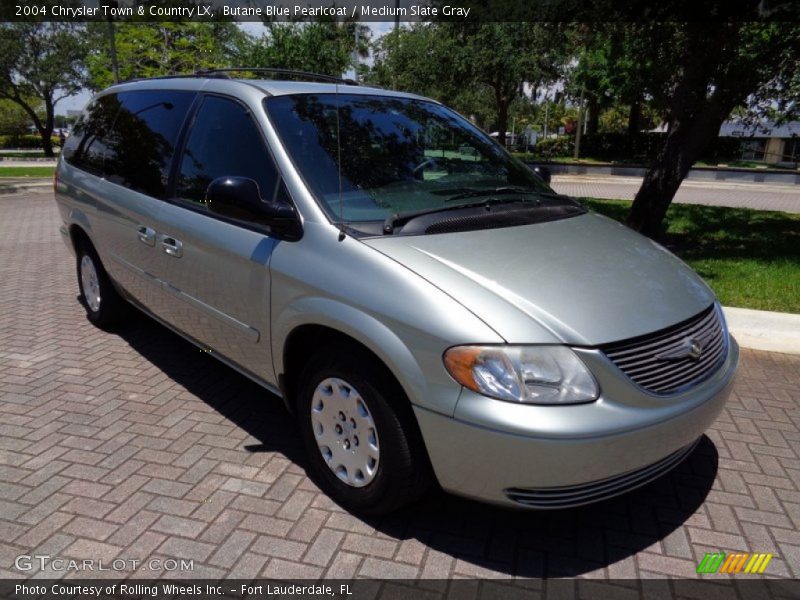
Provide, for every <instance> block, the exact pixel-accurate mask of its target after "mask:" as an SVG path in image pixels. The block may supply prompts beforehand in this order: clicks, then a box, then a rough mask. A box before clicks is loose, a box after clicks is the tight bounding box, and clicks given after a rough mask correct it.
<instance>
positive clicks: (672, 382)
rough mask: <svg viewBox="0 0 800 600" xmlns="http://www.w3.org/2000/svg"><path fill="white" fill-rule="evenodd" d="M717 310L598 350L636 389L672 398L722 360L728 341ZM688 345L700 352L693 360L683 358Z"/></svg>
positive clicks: (695, 382)
mask: <svg viewBox="0 0 800 600" xmlns="http://www.w3.org/2000/svg"><path fill="white" fill-rule="evenodd" d="M719 310H720V309H718V308H717V307H716V306H715V305H712V306H711V307H709V308H708V309H706V310H704V311H703V312H701V313H700V314H699V315H696V316H695V317H692V318H691V319H689V320H688V321H684V322H683V323H679V324H678V325H674V326H672V327H668V328H667V329H662V330H661V331H657V332H655V333H652V334H650V335H647V336H643V337H639V338H636V339H633V340H627V341H623V342H616V343H614V344H609V345H607V346H604V347H602V348H601V349H602V350H603V352H604V353H605V355H606V356H607V357H608V358H609V359H611V361H612V362H613V363H614V364H615V365H616V366H617V367H619V369H620V370H621V371H622V372H623V373H625V375H627V376H628V377H629V378H630V379H631V380H632V381H634V382H635V383H636V384H637V385H638V386H639V387H641V388H643V389H645V390H647V391H648V392H652V393H654V394H661V395H668V394H676V393H679V392H681V391H683V390H685V389H687V388H689V387H691V386H693V385H696V384H698V383H700V382H701V381H702V380H704V379H706V378H708V377H709V376H711V375H712V374H713V373H714V372H715V371H716V370H717V368H719V366H720V364H721V363H722V362H723V361H724V360H725V357H726V355H727V353H728V338H727V333H726V332H725V331H724V328H723V325H722V320H721V319H720V315H719V312H718V311H719ZM692 343H695V344H697V345H699V347H700V348H701V352H700V355H699V356H697V357H696V358H695V357H692V356H690V355H685V354H687V353H688V349H689V347H690V346H691V344H692ZM681 354H684V356H681ZM670 355H671V356H670Z"/></svg>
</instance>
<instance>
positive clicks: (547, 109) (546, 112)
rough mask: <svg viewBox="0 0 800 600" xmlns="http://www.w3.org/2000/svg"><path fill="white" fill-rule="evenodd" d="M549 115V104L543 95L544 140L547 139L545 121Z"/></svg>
mask: <svg viewBox="0 0 800 600" xmlns="http://www.w3.org/2000/svg"><path fill="white" fill-rule="evenodd" d="M549 113H550V102H549V101H548V100H547V94H545V95H544V139H547V120H548V115H549Z"/></svg>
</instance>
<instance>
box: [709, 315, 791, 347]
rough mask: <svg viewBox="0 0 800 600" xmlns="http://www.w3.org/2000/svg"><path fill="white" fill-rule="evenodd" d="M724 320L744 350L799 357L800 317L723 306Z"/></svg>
mask: <svg viewBox="0 0 800 600" xmlns="http://www.w3.org/2000/svg"><path fill="white" fill-rule="evenodd" d="M722 310H723V312H724V313H725V320H726V321H727V322H728V329H729V330H730V332H731V334H733V337H735V338H736V341H737V342H739V345H740V346H741V347H742V348H750V349H752V350H766V351H768V352H783V353H785V354H800V314H792V313H779V312H770V311H766V310H751V309H749V308H733V307H730V306H723V307H722Z"/></svg>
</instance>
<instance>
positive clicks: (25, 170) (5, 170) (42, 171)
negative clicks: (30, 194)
mask: <svg viewBox="0 0 800 600" xmlns="http://www.w3.org/2000/svg"><path fill="white" fill-rule="evenodd" d="M53 171H55V167H3V166H0V178H2V177H52V176H53Z"/></svg>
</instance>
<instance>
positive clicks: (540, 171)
mask: <svg viewBox="0 0 800 600" xmlns="http://www.w3.org/2000/svg"><path fill="white" fill-rule="evenodd" d="M533 172H534V173H536V174H537V175H538V176H539V179H541V180H542V181H544V182H545V183H546V184H548V185H550V180H551V179H552V178H553V176H552V175H551V174H550V169H548V168H547V167H542V166H538V165H537V166H535V167H533Z"/></svg>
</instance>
